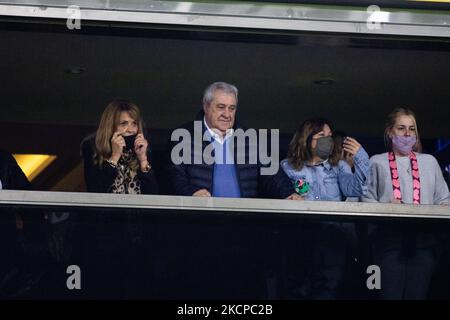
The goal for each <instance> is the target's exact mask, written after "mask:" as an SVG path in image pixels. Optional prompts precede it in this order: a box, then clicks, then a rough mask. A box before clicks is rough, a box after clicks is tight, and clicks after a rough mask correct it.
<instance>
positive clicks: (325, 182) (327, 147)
mask: <svg viewBox="0 0 450 320" xmlns="http://www.w3.org/2000/svg"><path fill="white" fill-rule="evenodd" d="M332 134H333V131H332V125H331V123H330V122H328V121H327V120H325V119H310V120H307V121H305V122H304V123H303V124H302V125H301V126H300V127H299V129H298V130H297V131H296V133H295V135H294V137H293V139H292V141H291V143H290V144H289V151H288V156H287V159H284V160H283V161H281V167H282V168H283V170H284V172H285V173H286V174H287V175H288V177H289V178H290V180H291V182H292V185H293V188H295V190H296V192H297V193H298V194H299V195H301V197H302V199H304V200H312V201H343V200H344V199H345V197H360V196H363V195H364V194H365V193H366V192H367V184H368V171H369V156H368V155H367V153H366V151H365V150H364V148H363V147H362V146H361V145H360V144H359V143H358V141H356V140H355V139H353V138H350V137H347V138H346V140H345V142H344V143H343V150H344V151H346V152H348V153H349V154H351V156H352V157H353V163H354V173H353V172H352V169H351V168H350V166H349V165H348V164H347V163H346V162H345V161H343V160H340V159H341V154H340V151H339V150H338V149H337V148H335V147H334V145H335V142H334V140H333V137H332ZM319 229H320V230H319V232H317V233H316V239H312V242H313V243H314V246H315V248H314V251H315V253H314V260H313V261H314V262H313V264H314V265H313V266H312V269H313V272H312V275H311V279H310V280H309V282H310V283H311V287H310V288H309V289H308V290H309V291H310V292H309V294H308V295H307V298H312V299H334V298H336V297H337V290H338V288H339V285H340V282H341V281H342V276H343V271H344V267H345V256H346V251H347V247H348V244H347V242H346V238H348V233H349V231H350V232H353V233H354V226H353V224H349V223H346V224H344V223H336V222H326V223H321V224H320V227H319Z"/></svg>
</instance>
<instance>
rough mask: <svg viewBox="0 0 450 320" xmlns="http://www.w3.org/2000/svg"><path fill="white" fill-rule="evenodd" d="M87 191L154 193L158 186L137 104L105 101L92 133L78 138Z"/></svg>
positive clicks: (123, 101)
mask: <svg viewBox="0 0 450 320" xmlns="http://www.w3.org/2000/svg"><path fill="white" fill-rule="evenodd" d="M81 148H82V155H83V160H84V175H85V180H86V187H87V191H88V192H103V193H124V194H156V193H157V192H158V188H157V185H156V179H155V176H154V173H153V169H152V166H151V160H150V148H149V145H148V141H147V139H146V138H145V137H144V132H143V120H142V118H141V115H140V110H139V108H138V107H137V106H136V105H135V104H133V103H131V102H129V101H125V100H114V101H112V102H111V103H109V104H108V106H107V107H106V109H105V111H104V112H103V115H102V117H101V120H100V124H99V127H98V129H97V132H96V134H95V137H89V138H88V139H85V140H84V141H83V142H82V146H81Z"/></svg>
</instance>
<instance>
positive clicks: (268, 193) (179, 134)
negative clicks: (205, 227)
mask: <svg viewBox="0 0 450 320" xmlns="http://www.w3.org/2000/svg"><path fill="white" fill-rule="evenodd" d="M237 97H238V90H237V88H236V87H235V86H233V85H231V84H227V83H224V82H216V83H213V84H211V85H210V86H209V87H208V88H207V89H206V91H205V94H204V96H203V110H202V111H201V112H199V114H198V115H197V117H196V119H195V121H194V122H190V123H187V124H185V125H183V126H182V127H180V128H178V129H177V130H174V132H173V133H172V144H171V148H170V150H171V161H170V164H169V169H168V170H169V175H170V182H171V186H172V189H173V190H172V191H173V193H174V194H176V195H183V196H199V197H211V196H215V197H232V198H241V197H242V198H255V197H261V196H264V197H268V198H278V199H285V198H286V199H293V200H295V199H297V198H298V195H297V194H295V193H294V192H293V191H294V189H293V187H292V184H291V183H290V181H289V179H288V178H287V176H286V175H285V174H284V172H283V170H278V172H271V174H267V172H268V170H266V174H265V173H264V169H270V168H268V167H267V163H266V165H262V164H261V156H262V155H261V154H260V153H261V152H260V150H267V149H265V148H263V149H260V146H261V141H258V140H255V139H253V140H254V141H253V142H252V141H251V140H252V139H251V138H248V139H247V138H245V137H244V139H240V140H239V139H236V136H237V134H239V133H244V134H245V132H244V131H243V128H242V127H241V126H240V125H239V124H237V122H236V111H237ZM253 132H255V133H256V131H255V130H253ZM250 133H251V132H250ZM241 136H243V135H242V134H241ZM254 136H256V134H255V135H254ZM178 138H183V140H182V141H181V142H180V141H176V139H178ZM189 138H190V141H188V142H186V141H185V140H186V139H189ZM257 138H259V137H257ZM233 139H234V140H233ZM174 140H175V141H174ZM180 147H181V148H180ZM243 151H244V152H243ZM274 152H278V150H274ZM271 155H272V154H271ZM276 159H277V160H276V161H277V163H276V168H278V158H276Z"/></svg>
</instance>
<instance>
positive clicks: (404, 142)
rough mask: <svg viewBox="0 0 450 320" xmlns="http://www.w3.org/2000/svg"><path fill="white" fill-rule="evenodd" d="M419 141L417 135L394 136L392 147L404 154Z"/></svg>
mask: <svg viewBox="0 0 450 320" xmlns="http://www.w3.org/2000/svg"><path fill="white" fill-rule="evenodd" d="M416 142H417V138H416V136H409V137H408V136H393V137H392V147H393V148H394V149H395V150H397V151H398V152H400V153H402V154H409V153H410V152H411V151H412V148H413V147H414V145H415V144H416Z"/></svg>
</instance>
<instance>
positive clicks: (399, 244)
mask: <svg viewBox="0 0 450 320" xmlns="http://www.w3.org/2000/svg"><path fill="white" fill-rule="evenodd" d="M384 140H385V144H386V149H387V151H388V152H386V153H383V154H378V155H374V156H373V157H372V158H371V159H370V177H371V179H370V185H369V192H368V194H367V196H366V197H364V198H363V199H362V200H363V201H366V202H382V203H394V204H414V205H424V204H428V205H430V204H443V205H445V204H447V205H448V204H449V203H450V199H449V191H448V187H447V185H446V183H445V180H444V177H443V175H442V171H441V168H440V167H439V164H438V162H437V160H436V159H435V158H434V157H433V156H432V155H429V154H425V153H422V144H421V141H420V135H419V130H418V127H417V123H416V116H415V114H414V112H413V111H412V110H410V109H406V108H397V109H395V110H393V111H392V112H391V113H390V114H389V116H388V120H387V123H386V126H385V130H384ZM374 227H375V228H372V232H371V234H370V237H371V240H372V250H373V259H374V262H375V264H377V265H378V266H379V267H380V268H381V272H382V288H381V291H380V297H381V298H382V299H425V298H426V297H427V292H428V287H429V284H430V282H431V276H432V274H433V271H434V269H435V268H436V266H437V263H438V257H439V251H440V250H439V249H440V239H439V237H438V235H437V234H436V232H435V230H426V226H425V225H423V224H421V225H417V224H416V225H412V224H400V223H397V224H396V225H392V223H386V224H381V223H380V224H377V225H376V226H374Z"/></svg>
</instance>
